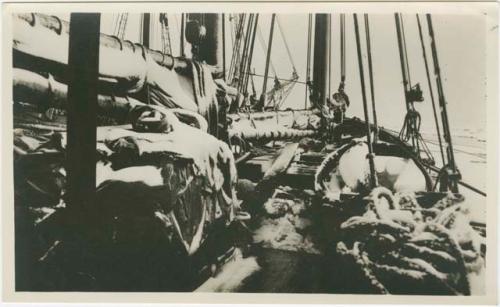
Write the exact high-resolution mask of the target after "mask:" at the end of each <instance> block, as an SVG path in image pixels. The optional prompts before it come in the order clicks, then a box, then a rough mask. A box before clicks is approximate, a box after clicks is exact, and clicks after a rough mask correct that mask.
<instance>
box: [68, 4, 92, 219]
mask: <svg viewBox="0 0 500 307" xmlns="http://www.w3.org/2000/svg"><path fill="white" fill-rule="evenodd" d="M100 19H101V17H100V14H95V13H72V14H71V19H70V33H69V56H68V117H67V120H68V124H67V130H68V141H67V152H66V155H67V156H66V171H67V187H68V188H67V196H68V198H67V201H68V203H67V206H68V208H72V209H77V210H78V209H83V208H85V207H86V206H88V204H91V203H92V202H93V201H94V197H95V191H96V178H95V177H96V168H95V166H96V134H97V133H96V125H97V123H96V111H97V81H98V75H99V35H100Z"/></svg>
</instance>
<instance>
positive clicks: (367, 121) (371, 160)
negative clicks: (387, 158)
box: [353, 14, 378, 187]
mask: <svg viewBox="0 0 500 307" xmlns="http://www.w3.org/2000/svg"><path fill="white" fill-rule="evenodd" d="M353 15H354V32H355V35H356V50H357V54H358V66H359V79H360V82H361V97H362V99H363V111H364V114H365V124H366V140H367V144H368V156H367V158H368V162H369V164H370V183H371V186H372V187H376V186H377V185H378V183H377V174H376V171H375V161H374V159H375V157H374V153H373V145H372V141H371V132H370V116H369V115H368V102H367V101H366V88H365V77H364V69H363V57H362V55H361V42H360V39H359V26H358V16H357V14H353Z"/></svg>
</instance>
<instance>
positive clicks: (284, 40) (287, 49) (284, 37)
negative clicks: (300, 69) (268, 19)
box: [276, 15, 297, 71]
mask: <svg viewBox="0 0 500 307" xmlns="http://www.w3.org/2000/svg"><path fill="white" fill-rule="evenodd" d="M276 22H277V23H278V28H279V30H280V33H281V37H282V38H283V43H284V44H285V48H286V52H287V53H288V59H289V60H290V63H291V64H292V67H293V70H294V71H297V69H295V62H294V61H293V57H292V53H291V52H290V47H289V46H288V42H287V40H286V36H285V32H284V31H283V28H282V27H281V23H280V20H279V18H278V15H276Z"/></svg>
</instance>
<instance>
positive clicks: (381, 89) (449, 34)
mask: <svg viewBox="0 0 500 307" xmlns="http://www.w3.org/2000/svg"><path fill="white" fill-rule="evenodd" d="M116 17H117V14H104V15H103V16H102V21H101V29H102V32H105V33H110V34H112V33H113V31H114V28H115V23H116ZM226 17H228V16H226ZM358 18H359V21H360V27H361V31H362V32H361V33H362V34H361V35H362V37H361V40H362V42H363V48H364V27H363V20H362V16H359V17H358ZM270 19H271V18H270V15H261V16H260V17H259V28H260V31H261V32H262V35H263V38H264V41H265V43H266V44H267V40H268V36H269V25H270ZM278 19H279V21H280V23H281V25H282V26H283V30H284V32H285V36H286V40H287V42H288V44H289V46H290V48H291V52H292V54H293V58H294V62H295V65H296V68H297V72H298V74H299V77H300V80H301V81H305V78H306V54H307V20H308V17H307V15H306V14H304V15H278ZM152 20H153V21H154V23H155V26H153V30H152V31H153V34H152V42H151V44H152V47H153V48H154V49H161V34H160V30H159V29H160V28H159V24H158V14H154V15H153V17H152ZM180 20H181V18H180V15H173V14H170V15H169V23H170V28H171V30H170V34H171V39H172V45H173V46H172V48H173V53H174V55H178V54H179V45H180V44H179V41H180V39H179V32H180V31H179V25H180ZM421 21H422V24H423V27H424V28H423V30H424V39H426V43H427V44H426V47H427V53H428V57H429V58H428V60H429V61H431V62H430V63H429V64H430V65H432V59H431V57H430V46H429V44H428V43H429V40H428V35H427V33H428V32H427V25H426V22H425V16H421ZM433 22H434V31H435V36H436V40H437V47H438V56H439V61H440V65H441V69H442V77H443V81H444V85H443V86H444V91H445V96H446V99H447V101H448V110H449V116H450V124H451V127H452V128H453V129H455V128H484V127H485V112H486V97H485V96H486V86H485V82H486V69H485V65H486V56H485V50H486V40H485V37H486V36H485V19H484V17H483V16H481V15H433ZM139 24H140V15H139V14H129V19H128V23H127V30H126V32H125V33H126V34H125V38H126V39H129V40H132V41H138V40H139V28H140V27H139ZM404 25H405V31H406V40H407V48H408V57H409V62H410V71H411V80H412V83H413V84H415V83H417V82H419V83H420V84H421V86H422V89H423V91H424V98H425V101H424V102H423V103H420V104H418V105H417V109H418V110H419V111H420V113H421V114H422V118H423V120H422V126H423V127H424V128H423V129H425V130H428V129H433V128H434V119H433V116H432V106H431V100H430V97H429V90H428V86H427V79H426V76H425V68H424V64H423V58H422V49H421V46H420V40H419V36H418V28H417V23H416V17H415V15H404ZM232 26H233V25H232V24H231V23H230V22H229V21H227V26H226V31H227V35H226V38H227V43H226V51H227V52H226V58H227V63H229V62H230V57H231V40H230V32H229V31H230V30H231V27H232ZM370 34H371V42H372V58H373V69H374V83H375V97H376V104H377V111H378V113H377V114H378V118H379V123H380V124H381V125H383V126H386V127H391V128H395V129H398V128H399V127H401V124H402V121H403V117H404V114H405V112H406V107H405V102H404V93H403V87H402V79H401V68H400V63H399V54H398V47H397V40H396V29H395V21H394V15H393V14H379V15H370ZM332 35H333V38H332V80H331V84H332V85H331V87H332V94H333V93H334V92H335V90H336V89H337V87H338V83H339V80H340V65H339V64H340V59H339V56H340V54H339V50H340V49H339V47H340V45H339V35H340V32H339V15H337V14H333V15H332ZM186 49H187V50H189V46H187V47H186ZM364 56H365V61H366V54H365V55H364ZM271 59H272V62H273V64H274V66H275V67H276V72H277V75H278V77H280V78H290V76H291V73H292V65H291V63H290V60H289V58H288V56H287V54H286V49H285V47H284V43H283V39H282V36H281V35H280V32H279V30H278V28H277V27H275V39H274V42H273V50H272V56H271ZM346 65H347V68H346V71H347V72H346V75H347V76H346V92H347V94H348V95H349V97H350V99H351V107H350V109H349V111H348V115H350V116H358V117H362V115H363V108H362V101H361V91H360V81H359V71H358V63H357V57H356V45H355V37H354V26H353V17H352V15H350V14H349V15H347V16H346ZM228 66H229V64H228ZM264 66H265V52H264V48H263V46H262V44H261V43H260V40H259V39H257V40H256V47H255V51H254V60H253V67H254V69H255V71H256V73H258V74H259V73H260V74H263V72H264ZM366 69H367V64H366V62H365V70H366ZM431 74H432V72H431ZM366 77H367V73H366V74H365V78H366ZM255 82H256V86H257V88H258V89H259V88H261V84H262V79H261V78H258V77H256V78H255ZM366 84H367V86H368V80H366ZM269 86H271V83H270V85H269ZM269 86H268V88H269ZM368 90H369V88H367V91H368ZM434 93H435V96H436V90H434ZM304 100H305V88H304V85H302V84H297V85H296V86H295V88H294V90H293V91H292V93H291V94H290V96H289V98H288V99H287V101H286V102H285V104H284V106H285V107H293V108H302V107H303V106H304Z"/></svg>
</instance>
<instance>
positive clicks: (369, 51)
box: [364, 14, 378, 143]
mask: <svg viewBox="0 0 500 307" xmlns="http://www.w3.org/2000/svg"><path fill="white" fill-rule="evenodd" d="M364 17H365V34H366V50H367V51H366V52H367V54H368V73H369V77H370V96H371V100H372V112H373V125H374V126H375V130H374V136H373V142H374V143H376V142H377V140H378V124H377V108H376V106H375V87H374V85H373V82H374V80H373V66H372V49H371V39H370V22H369V20H368V14H365V16H364Z"/></svg>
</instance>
